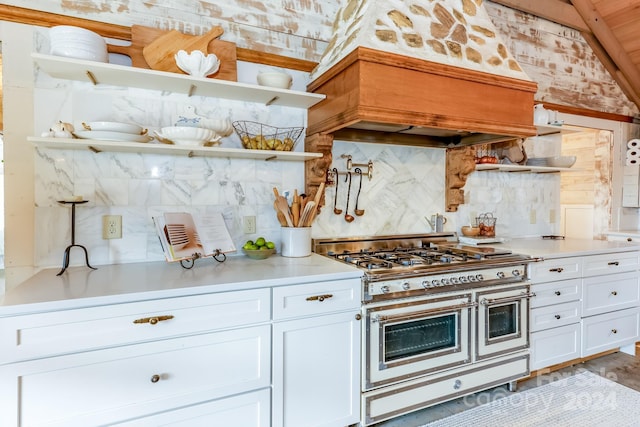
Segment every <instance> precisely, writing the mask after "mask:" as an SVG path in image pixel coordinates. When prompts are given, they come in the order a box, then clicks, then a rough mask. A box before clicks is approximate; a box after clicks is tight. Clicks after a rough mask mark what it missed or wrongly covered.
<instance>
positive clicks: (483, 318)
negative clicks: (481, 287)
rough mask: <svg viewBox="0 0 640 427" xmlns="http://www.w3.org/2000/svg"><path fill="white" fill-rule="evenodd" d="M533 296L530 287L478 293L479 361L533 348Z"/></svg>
mask: <svg viewBox="0 0 640 427" xmlns="http://www.w3.org/2000/svg"><path fill="white" fill-rule="evenodd" d="M532 296H534V294H532V293H531V292H530V287H529V285H528V284H526V285H519V286H517V287H509V288H494V289H490V290H486V291H480V292H478V293H477V294H476V298H477V302H478V324H477V334H478V339H477V342H476V358H477V359H478V360H481V359H486V358H490V357H494V356H498V355H500V354H506V353H512V352H514V351H518V350H522V349H527V348H529V299H530V298H531V297H532Z"/></svg>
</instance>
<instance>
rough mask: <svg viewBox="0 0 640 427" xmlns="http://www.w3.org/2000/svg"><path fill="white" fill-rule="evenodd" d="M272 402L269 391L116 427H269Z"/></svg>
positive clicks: (233, 397) (227, 399)
mask: <svg viewBox="0 0 640 427" xmlns="http://www.w3.org/2000/svg"><path fill="white" fill-rule="evenodd" d="M270 401H271V394H270V392H269V389H268V388H267V389H262V390H258V391H254V392H250V393H244V394H241V395H238V396H232V397H228V398H226V399H220V400H214V401H213V402H207V403H201V404H199V405H193V406H187V407H186V408H180V409H176V410H173V411H169V412H162V413H160V414H156V415H152V416H149V417H144V418H142V419H137V420H134V421H130V422H124V423H117V424H114V427H115V426H117V427H157V426H168V427H171V426H176V427H211V426H224V427H269V426H270V424H271V416H270V412H271V410H270V409H271V404H270Z"/></svg>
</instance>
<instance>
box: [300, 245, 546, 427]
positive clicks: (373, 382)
mask: <svg viewBox="0 0 640 427" xmlns="http://www.w3.org/2000/svg"><path fill="white" fill-rule="evenodd" d="M313 250H314V252H316V253H318V254H321V255H325V256H329V257H332V258H335V259H336V260H337V261H340V262H344V263H348V264H352V265H354V266H356V267H358V268H360V269H362V270H363V272H364V277H363V286H364V289H363V301H362V302H363V304H362V319H363V325H362V327H363V329H362V350H363V351H362V355H363V356H362V357H363V361H362V381H361V387H362V388H361V391H362V393H361V399H362V402H361V403H362V404H361V407H362V415H361V423H362V425H370V424H374V423H377V422H380V421H383V420H386V419H389V418H393V417H396V416H398V415H401V414H404V413H408V412H411V411H414V410H418V409H421V408H425V407H428V406H432V405H434V404H437V403H440V402H444V401H447V400H450V399H453V398H456V397H459V396H463V395H466V394H471V393H474V392H477V391H480V390H484V389H488V388H491V387H495V386H497V385H501V384H508V385H509V387H510V389H514V387H515V384H516V380H517V379H519V378H522V377H525V376H527V375H528V374H529V299H530V298H531V297H532V296H533V294H532V293H531V290H530V284H529V282H528V280H527V266H528V263H530V262H531V261H534V260H533V259H532V258H530V257H528V256H524V255H519V254H513V253H511V252H510V251H508V250H501V249H499V248H496V247H488V246H484V245H478V246H466V245H462V244H460V243H458V239H457V235H456V234H455V233H435V234H425V235H399V236H378V237H368V238H345V239H315V240H314V242H313Z"/></svg>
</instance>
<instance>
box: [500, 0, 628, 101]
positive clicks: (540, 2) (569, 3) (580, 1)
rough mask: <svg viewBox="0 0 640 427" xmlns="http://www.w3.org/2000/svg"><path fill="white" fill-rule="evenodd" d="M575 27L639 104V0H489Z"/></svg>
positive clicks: (625, 90)
mask: <svg viewBox="0 0 640 427" xmlns="http://www.w3.org/2000/svg"><path fill="white" fill-rule="evenodd" d="M491 1H493V2H494V3H498V4H501V5H503V6H507V7H511V8H513V9H517V10H521V11H523V12H526V13H529V14H532V15H535V16H539V17H540V18H544V19H547V20H549V21H553V22H556V23H558V24H561V25H564V26H567V27H570V28H574V29H576V30H579V31H580V32H581V33H582V35H583V37H584V38H585V40H586V41H587V43H588V44H589V45H590V46H591V48H592V49H593V51H594V52H595V54H596V55H597V56H598V58H599V59H600V61H602V64H603V65H604V66H605V68H606V69H607V70H608V71H609V73H610V74H611V76H612V77H613V78H614V79H615V80H616V82H617V83H618V85H619V86H620V88H621V89H622V91H623V92H624V93H625V94H626V95H627V97H628V98H629V99H630V100H631V101H632V102H633V103H635V104H636V106H638V108H640V0H535V1H532V0H491Z"/></svg>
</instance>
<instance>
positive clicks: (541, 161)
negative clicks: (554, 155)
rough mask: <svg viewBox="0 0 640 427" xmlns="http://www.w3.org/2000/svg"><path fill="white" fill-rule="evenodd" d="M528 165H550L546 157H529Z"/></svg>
mask: <svg viewBox="0 0 640 427" xmlns="http://www.w3.org/2000/svg"><path fill="white" fill-rule="evenodd" d="M527 166H548V164H547V158H546V157H529V158H528V159H527Z"/></svg>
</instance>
